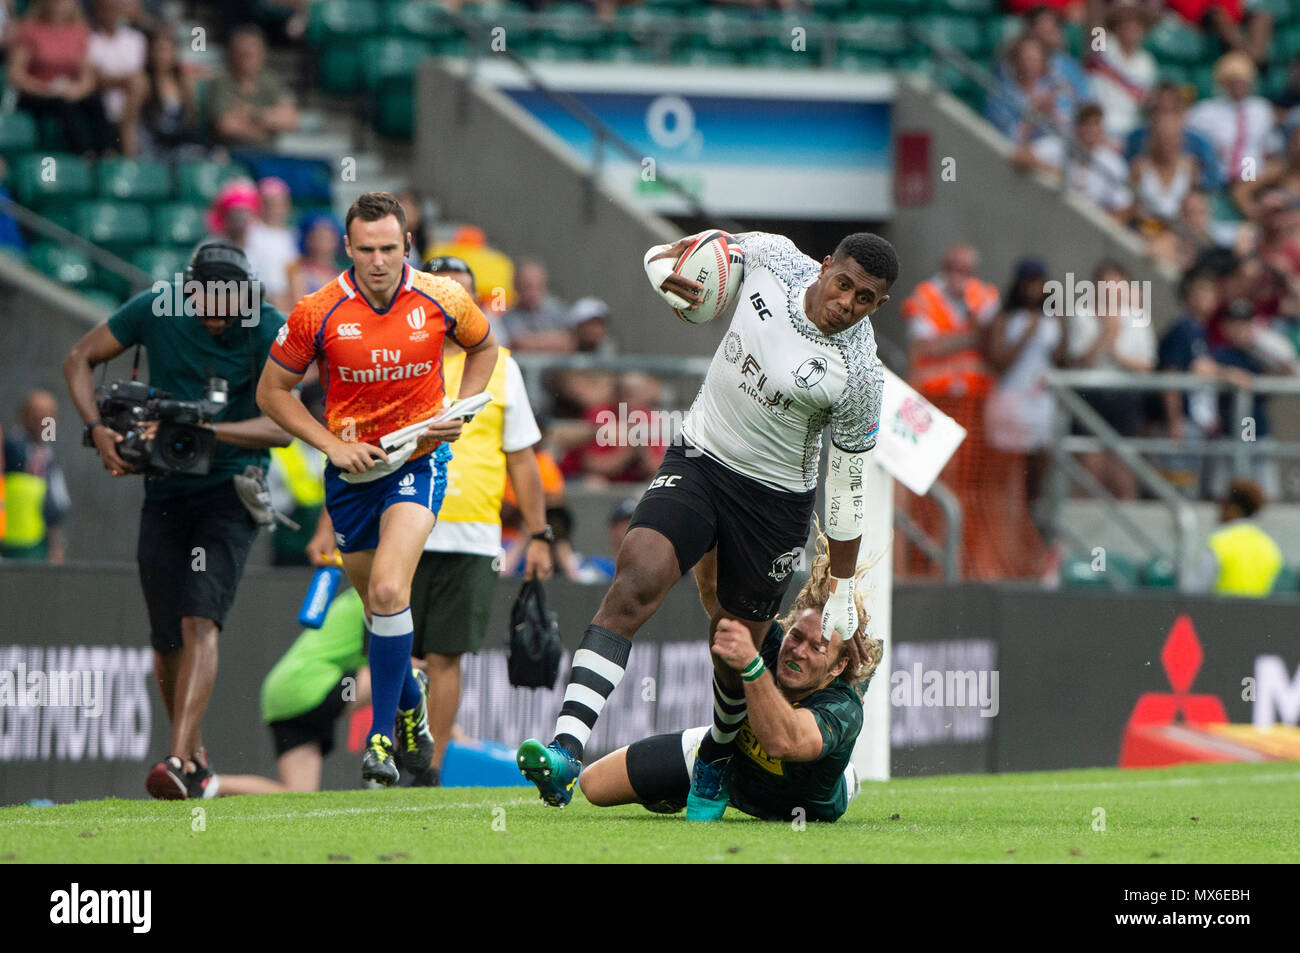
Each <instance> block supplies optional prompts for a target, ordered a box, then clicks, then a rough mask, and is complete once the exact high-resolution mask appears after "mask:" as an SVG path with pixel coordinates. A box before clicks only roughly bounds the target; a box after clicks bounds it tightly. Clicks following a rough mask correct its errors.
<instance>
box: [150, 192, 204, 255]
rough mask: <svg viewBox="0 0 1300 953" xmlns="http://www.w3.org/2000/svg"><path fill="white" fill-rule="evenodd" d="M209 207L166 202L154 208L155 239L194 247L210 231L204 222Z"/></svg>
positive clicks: (180, 245) (179, 245) (160, 241)
mask: <svg viewBox="0 0 1300 953" xmlns="http://www.w3.org/2000/svg"><path fill="white" fill-rule="evenodd" d="M206 211H207V209H206V208H205V207H204V206H202V205H193V204H190V203H188V202H166V203H164V204H162V205H158V206H156V207H155V208H154V210H153V235H154V241H156V242H159V243H160V244H165V245H175V246H177V247H180V248H193V247H194V246H195V245H197V244H198V243H199V242H200V241H201V240H202V239H203V237H204V236H205V235H207V233H208V228H207V225H206V224H205V222H204V215H205V214H206Z"/></svg>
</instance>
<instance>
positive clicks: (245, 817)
mask: <svg viewBox="0 0 1300 953" xmlns="http://www.w3.org/2000/svg"><path fill="white" fill-rule="evenodd" d="M252 796H256V795H252ZM196 802H197V803H198V804H201V805H204V806H205V807H206V808H208V809H210V810H211V811H212V814H213V819H214V820H221V821H225V822H228V823H229V822H232V821H296V820H301V819H304V818H310V817H342V816H345V815H349V814H410V813H419V812H420V811H446V810H468V809H472V808H484V809H491V808H495V807H506V806H510V807H518V806H520V805H524V804H533V803H537V804H540V803H541V801H540V800H539V799H536V798H515V799H513V800H509V801H495V802H489V801H460V802H457V803H454V804H421V805H416V804H408V805H399V806H395V807H323V808H320V809H318V810H315V811H284V812H283V813H280V814H233V815H223V814H221V812H220V810H219V808H218V807H217V805H218V804H220V803H221V802H220V800H219V799H218V800H215V801H202V800H197V799H196ZM184 803H186V804H189V803H190V802H189V801H186V802H184ZM188 817H189V815H188V814H184V815H176V816H170V815H152V816H148V817H132V816H128V815H126V814H116V815H107V816H105V817H96V818H86V817H79V818H77V819H75V820H73V819H71V818H69V819H66V820H65V819H61V818H29V819H24V820H17V821H0V828H4V827H8V826H11V825H12V826H14V827H20V826H26V827H74V826H80V827H85V826H86V825H90V826H99V825H101V824H122V823H125V824H137V823H142V822H150V821H167V822H168V823H175V822H176V820H177V818H180V819H181V820H185V819H187V818H188Z"/></svg>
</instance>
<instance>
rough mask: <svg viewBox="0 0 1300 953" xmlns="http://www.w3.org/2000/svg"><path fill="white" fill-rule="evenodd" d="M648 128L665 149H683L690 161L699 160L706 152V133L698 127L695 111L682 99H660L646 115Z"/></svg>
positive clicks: (657, 143) (657, 144) (647, 130)
mask: <svg viewBox="0 0 1300 953" xmlns="http://www.w3.org/2000/svg"><path fill="white" fill-rule="evenodd" d="M645 129H646V132H647V133H648V134H649V135H650V139H651V140H652V141H653V142H654V144H655V145H656V146H658V147H659V148H661V149H681V150H683V152H684V154H685V155H686V157H687V158H692V159H694V158H698V157H699V155H700V153H701V152H702V151H703V149H704V134H703V133H702V132H700V131H699V130H698V129H696V128H695V110H694V109H692V108H691V104H690V103H688V102H687V101H686V100H685V99H683V98H682V97H681V96H657V97H655V98H654V99H653V100H651V102H650V105H649V107H648V108H647V109H646V113H645Z"/></svg>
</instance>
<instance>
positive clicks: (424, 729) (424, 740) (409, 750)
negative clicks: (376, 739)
mask: <svg viewBox="0 0 1300 953" xmlns="http://www.w3.org/2000/svg"><path fill="white" fill-rule="evenodd" d="M415 680H416V681H417V682H419V683H420V703H419V704H418V705H416V706H415V707H414V708H413V709H411V710H410V711H402V710H401V709H400V708H399V709H398V710H397V721H396V723H395V724H394V726H393V727H394V729H395V730H394V733H393V748H394V752H393V753H394V756H395V757H396V759H397V764H398V767H399V768H400V770H402V771H406V772H407V773H409V774H414V775H415V776H416V777H419V776H420V775H422V774H424V773H425V772H426V771H428V770H429V766H430V765H431V764H433V733H432V732H430V731H429V676H428V675H425V674H424V672H421V671H418V670H417V671H416V672H415Z"/></svg>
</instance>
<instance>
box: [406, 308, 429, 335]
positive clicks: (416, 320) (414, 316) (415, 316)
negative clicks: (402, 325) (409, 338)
mask: <svg viewBox="0 0 1300 953" xmlns="http://www.w3.org/2000/svg"><path fill="white" fill-rule="evenodd" d="M425 320H426V318H425V315H424V306H423V305H421V306H420V307H418V308H416V309H415V310H414V311H412V312H411V313H410V314H408V315H407V316H406V323H407V324H409V325H410V326H411V330H413V331H418V330H420V328H422V327H424V322H425Z"/></svg>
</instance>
